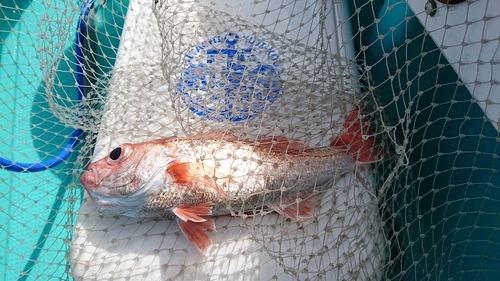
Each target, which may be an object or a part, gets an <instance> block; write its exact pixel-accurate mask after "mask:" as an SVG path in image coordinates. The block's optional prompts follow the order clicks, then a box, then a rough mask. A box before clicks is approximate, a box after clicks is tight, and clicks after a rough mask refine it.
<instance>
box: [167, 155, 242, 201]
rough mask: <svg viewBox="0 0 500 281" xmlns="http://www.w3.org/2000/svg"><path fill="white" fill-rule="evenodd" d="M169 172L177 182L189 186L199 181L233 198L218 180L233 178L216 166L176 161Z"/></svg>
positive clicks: (228, 180)
mask: <svg viewBox="0 0 500 281" xmlns="http://www.w3.org/2000/svg"><path fill="white" fill-rule="evenodd" d="M167 173H169V174H170V175H171V176H172V177H174V179H175V183H178V184H184V185H188V186H190V185H195V184H197V183H198V184H202V185H205V186H208V187H211V188H213V189H215V190H216V191H217V192H218V193H220V194H221V195H222V196H224V198H226V199H228V200H231V198H230V197H229V195H227V193H226V192H225V191H224V190H223V189H222V188H220V186H219V185H218V184H217V182H216V181H217V180H221V181H223V182H224V181H225V182H231V181H233V180H232V179H231V178H230V177H228V176H226V175H222V174H220V173H218V172H217V171H216V170H215V168H212V167H208V166H206V165H203V163H181V162H174V163H172V164H170V166H168V168H167ZM233 182H234V181H233Z"/></svg>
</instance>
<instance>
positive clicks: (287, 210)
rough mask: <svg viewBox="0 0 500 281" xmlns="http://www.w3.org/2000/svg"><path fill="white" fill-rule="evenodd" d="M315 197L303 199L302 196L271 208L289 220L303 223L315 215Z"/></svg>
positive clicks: (278, 203)
mask: <svg viewBox="0 0 500 281" xmlns="http://www.w3.org/2000/svg"><path fill="white" fill-rule="evenodd" d="M314 199H315V197H314V196H311V197H308V198H305V199H302V198H301V196H296V197H292V198H290V199H287V200H283V201H282V202H277V203H274V204H272V205H271V208H273V210H275V211H276V212H278V213H279V214H280V215H283V216H285V217H287V218H290V219H293V220H298V221H303V220H306V219H308V218H310V217H311V216H312V215H313V213H314Z"/></svg>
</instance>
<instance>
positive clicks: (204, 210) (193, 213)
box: [172, 202, 212, 222]
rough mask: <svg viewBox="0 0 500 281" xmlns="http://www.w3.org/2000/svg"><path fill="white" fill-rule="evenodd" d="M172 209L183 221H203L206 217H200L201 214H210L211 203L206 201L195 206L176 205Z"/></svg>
mask: <svg viewBox="0 0 500 281" xmlns="http://www.w3.org/2000/svg"><path fill="white" fill-rule="evenodd" d="M172 211H173V212H174V214H175V215H176V216H177V217H179V218H180V219H181V220H183V221H193V222H204V221H207V219H205V218H202V216H210V215H211V214H212V203H210V202H207V203H204V204H200V205H197V206H189V207H177V208H174V209H173V210H172Z"/></svg>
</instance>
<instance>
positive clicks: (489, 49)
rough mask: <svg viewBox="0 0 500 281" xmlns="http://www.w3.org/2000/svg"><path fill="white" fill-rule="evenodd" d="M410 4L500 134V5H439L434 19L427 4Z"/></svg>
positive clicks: (412, 1) (481, 2) (478, 1)
mask: <svg viewBox="0 0 500 281" xmlns="http://www.w3.org/2000/svg"><path fill="white" fill-rule="evenodd" d="M407 2H408V5H409V6H410V7H411V9H412V10H413V12H414V13H415V14H416V15H417V17H418V19H419V20H420V22H421V23H422V24H423V25H424V27H425V29H426V30H427V31H429V34H430V36H431V37H432V39H433V40H434V42H435V43H436V45H437V46H438V47H440V48H441V51H442V52H443V54H444V56H445V57H446V59H447V60H448V62H449V63H450V64H451V65H452V67H453V68H454V69H455V71H456V72H457V74H458V75H459V77H460V79H461V80H462V82H463V83H464V84H465V85H466V86H467V88H468V89H469V91H470V92H471V94H472V95H473V96H474V97H475V98H476V99H477V101H478V104H479V105H480V106H481V108H482V109H483V111H484V112H485V114H486V116H487V117H488V118H489V119H490V121H491V123H492V124H493V126H495V128H496V129H497V130H498V124H499V122H500V83H499V81H500V65H499V64H498V63H497V62H498V61H500V40H499V34H500V32H499V28H500V2H499V1H495V0H489V1H487V0H476V1H470V0H469V1H464V2H462V3H459V4H455V5H444V4H441V3H439V2H437V1H436V3H437V10H436V14H435V15H434V16H430V15H428V14H427V13H426V12H425V9H424V8H425V4H426V2H427V1H416V0H407Z"/></svg>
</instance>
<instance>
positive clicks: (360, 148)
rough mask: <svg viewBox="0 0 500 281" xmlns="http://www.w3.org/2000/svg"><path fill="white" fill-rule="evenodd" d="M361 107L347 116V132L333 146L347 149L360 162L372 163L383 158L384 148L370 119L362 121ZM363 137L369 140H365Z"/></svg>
mask: <svg viewBox="0 0 500 281" xmlns="http://www.w3.org/2000/svg"><path fill="white" fill-rule="evenodd" d="M360 114H361V111H360V109H359V107H356V108H354V110H353V111H351V113H349V115H348V116H347V118H346V120H345V123H344V128H345V129H347V131H346V132H345V133H344V134H342V135H341V136H339V137H337V138H335V139H334V140H333V142H332V143H331V145H332V146H336V147H341V148H347V151H348V153H352V154H355V155H356V160H357V161H359V162H364V163H370V162H376V161H379V160H380V159H381V158H382V156H383V151H382V146H381V144H380V142H379V141H378V140H377V139H376V138H375V133H374V131H373V129H372V128H371V126H370V120H369V118H367V117H365V118H363V119H361V118H360V117H359V115H360ZM363 136H364V137H365V138H367V139H363Z"/></svg>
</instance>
